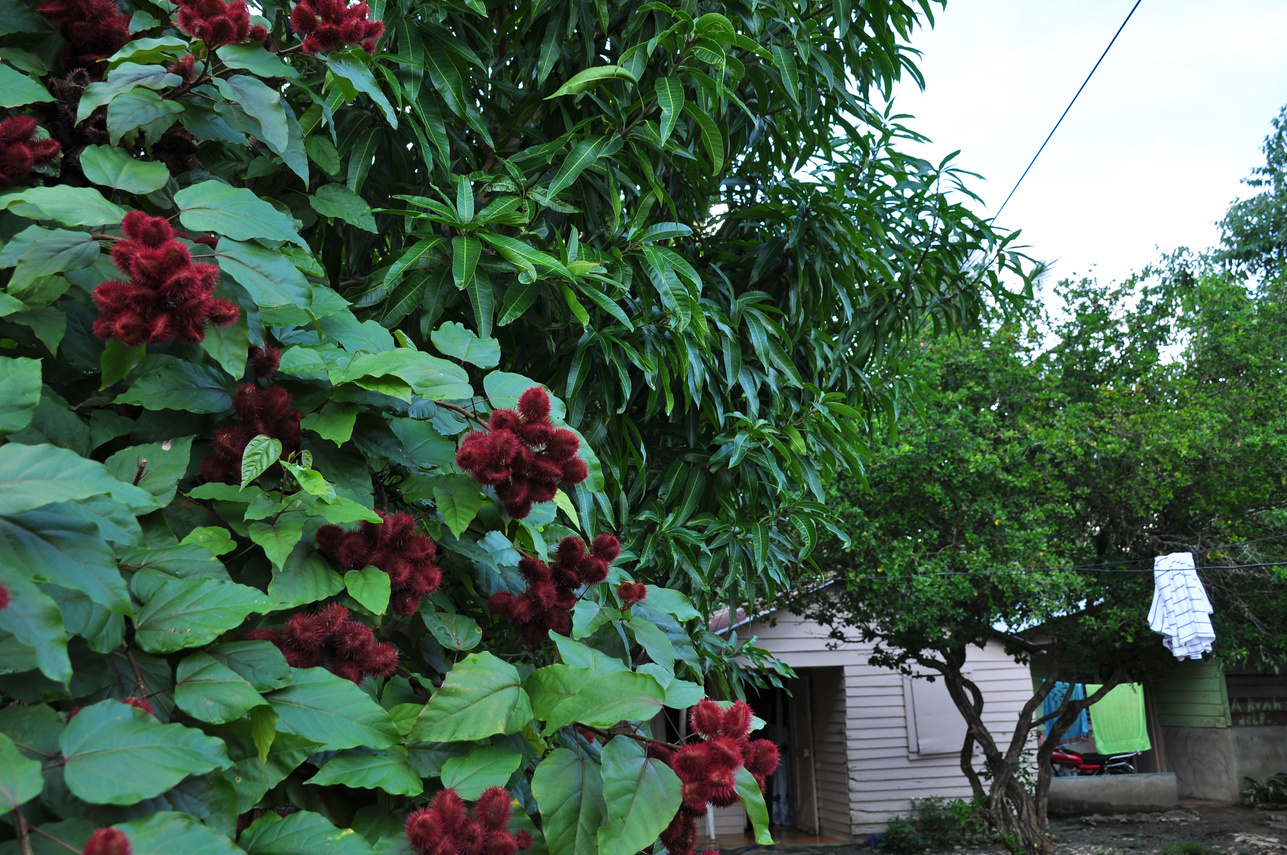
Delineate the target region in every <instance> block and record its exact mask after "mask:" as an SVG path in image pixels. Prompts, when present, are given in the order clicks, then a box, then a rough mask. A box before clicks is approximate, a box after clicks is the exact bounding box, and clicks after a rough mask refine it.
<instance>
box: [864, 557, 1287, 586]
mask: <svg viewBox="0 0 1287 855" xmlns="http://www.w3.org/2000/svg"><path fill="white" fill-rule="evenodd" d="M1129 560H1130V562H1131V563H1136V562H1140V561H1152V560H1153V559H1152V558H1133V559H1129ZM1122 563H1126V562H1125V561H1118V562H1106V563H1105V564H1074V565H1070V566H1067V567H1022V568H1015V569H1012V570H941V571H939V570H936V571H934V572H932V573H906V574H893V575H889V574H886V573H884V572H883V571H882V570H880V569H879V568H877V570H876V573H877V574H878V575H871V576H860V577H859V579H860V580H861V581H867V580H869V579H926V578H930V577H936V576H1003V575H1014V574H1018V573H1152V572H1153V568H1152V567H1121V568H1117V567H1112V566H1110V565H1111V564H1122ZM1263 567H1287V559H1285V560H1283V561H1262V562H1257V563H1254V564H1208V565H1205V566H1203V567H1199V568H1198V569H1199V570H1251V569H1256V568H1263Z"/></svg>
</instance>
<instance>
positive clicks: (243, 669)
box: [205, 641, 291, 692]
mask: <svg viewBox="0 0 1287 855" xmlns="http://www.w3.org/2000/svg"><path fill="white" fill-rule="evenodd" d="M205 652H206V654H208V655H209V656H211V657H212V658H214V659H216V660H218V662H219V663H220V664H222V665H224V666H225V667H226V668H228V669H229V670H230V671H233V672H235V673H236V674H237V675H238V676H240V677H241V678H242V679H244V680H245V681H246V682H248V683H250V685H251V686H253V687H254V688H255V689H256V690H257V691H260V692H269V691H272V690H273V689H280V688H281V687H282V686H288V685H290V681H291V668H290V666H289V665H287V664H286V658H285V657H284V656H282V653H281V651H280V650H278V649H277V647H276V645H274V644H273V643H272V642H268V641H226V642H224V643H223V644H215V645H212V646H210V647H207V648H206V650H205Z"/></svg>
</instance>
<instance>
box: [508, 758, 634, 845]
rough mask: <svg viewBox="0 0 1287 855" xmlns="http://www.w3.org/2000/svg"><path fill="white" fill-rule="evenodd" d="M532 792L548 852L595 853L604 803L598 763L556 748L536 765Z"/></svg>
mask: <svg viewBox="0 0 1287 855" xmlns="http://www.w3.org/2000/svg"><path fill="white" fill-rule="evenodd" d="M613 741H614V742H616V741H629V740H613ZM532 795H533V796H534V797H535V798H536V804H537V806H538V807H539V808H540V811H541V819H542V823H541V827H542V830H543V831H544V832H545V842H546V844H547V845H548V846H549V849H550V851H551V852H557V853H560V855H564V853H566V855H598V852H599V841H598V834H599V826H600V825H601V824H602V822H603V816H604V812H605V810H604V808H605V805H604V800H603V778H602V775H601V773H600V771H599V766H598V765H597V764H595V763H593V762H591V761H590V760H589V759H587V758H586V757H585V756H584V755H583V754H580V753H578V752H576V751H570V750H568V749H567V748H556V749H554V750H553V751H551V752H550V754H549V756H547V757H546V758H545V759H544V760H542V761H541V762H540V764H539V765H538V766H537V767H536V772H535V773H534V774H533V775H532Z"/></svg>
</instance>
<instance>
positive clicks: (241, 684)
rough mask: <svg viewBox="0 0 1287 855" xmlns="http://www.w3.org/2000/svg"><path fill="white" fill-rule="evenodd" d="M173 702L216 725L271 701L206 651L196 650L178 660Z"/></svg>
mask: <svg viewBox="0 0 1287 855" xmlns="http://www.w3.org/2000/svg"><path fill="white" fill-rule="evenodd" d="M174 702H175V704H177V705H178V707H179V708H180V709H181V710H183V711H184V712H186V713H187V714H188V715H190V716H192V717H193V718H195V719H197V720H198V721H208V722H211V723H213V724H222V723H224V722H226V721H232V720H233V719H237V718H241V717H242V716H243V715H245V714H246V711H247V710H249V709H251V708H252V707H257V706H262V705H263V704H266V703H268V702H267V701H265V700H264V698H263V696H262V695H260V694H259V692H257V691H256V690H255V688H254V687H253V686H251V685H250V683H249V682H247V680H246V678H245V677H242V676H241V675H240V674H238V673H237V672H236V671H233V670H232V669H231V668H229V667H228V666H227V665H223V664H221V663H220V662H219V661H218V660H217V659H215V658H214V657H212V656H210V655H209V654H206V653H193V654H192V655H191V656H189V657H187V658H186V659H184V660H183V661H182V662H180V663H179V668H178V671H177V673H176V675H175V683H174Z"/></svg>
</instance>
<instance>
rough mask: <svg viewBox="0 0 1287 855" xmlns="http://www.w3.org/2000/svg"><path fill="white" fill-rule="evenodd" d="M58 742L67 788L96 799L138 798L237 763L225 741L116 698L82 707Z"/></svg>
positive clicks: (116, 801) (111, 801)
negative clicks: (162, 719)
mask: <svg viewBox="0 0 1287 855" xmlns="http://www.w3.org/2000/svg"><path fill="white" fill-rule="evenodd" d="M58 744H59V746H60V747H61V749H62V753H63V757H64V758H65V765H64V767H63V768H64V770H65V773H66V780H67V788H68V789H70V790H71V791H72V793H73V794H74V795H75V796H76V797H77V798H80V799H84V800H85V801H87V802H90V803H92V804H113V805H128V804H134V803H135V802H137V801H140V800H142V799H150V798H152V797H153V796H159V795H160V794H161V793H163V792H165V791H166V790H168V789H170V788H171V787H173V786H174V785H175V784H177V783H179V781H181V780H183V779H184V778H186V777H187V776H188V775H202V774H205V773H206V772H209V771H210V770H212V769H226V768H228V767H229V766H230V765H232V764H231V762H230V761H229V760H228V754H227V752H226V751H225V750H224V745H223V742H222V741H220V740H218V739H214V738H213V737H209V736H206V735H205V734H203V733H202V732H201V731H199V730H193V729H192V728H189V727H184V726H183V725H181V724H161V723H160V722H159V721H157V720H156V719H155V718H153V717H152V716H151V715H149V714H147V713H145V712H143V711H142V710H137V709H135V708H134V707H131V706H128V705H126V704H123V703H121V702H119V701H112V700H109V701H100V702H99V703H97V704H94V705H92V706H88V707H85V708H84V709H83V710H81V711H80V712H79V713H77V714H76V717H75V718H73V719H72V720H71V721H70V722H68V724H67V729H66V730H64V731H63V733H62V736H61V737H59V740H58Z"/></svg>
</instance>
